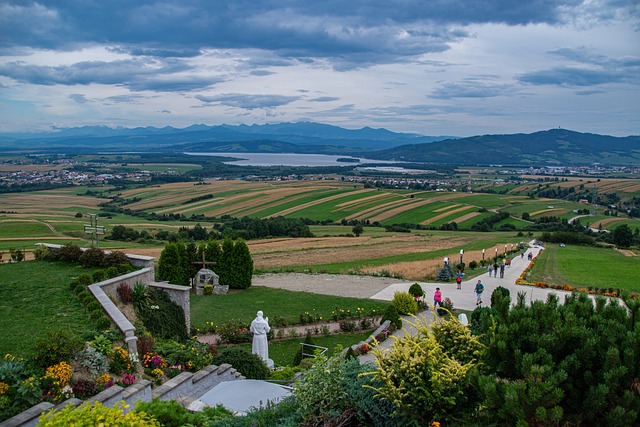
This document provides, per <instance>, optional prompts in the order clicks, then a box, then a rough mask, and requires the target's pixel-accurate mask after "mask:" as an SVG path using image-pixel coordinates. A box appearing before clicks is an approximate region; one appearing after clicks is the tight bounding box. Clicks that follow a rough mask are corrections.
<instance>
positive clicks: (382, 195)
mask: <svg viewBox="0 0 640 427" xmlns="http://www.w3.org/2000/svg"><path fill="white" fill-rule="evenodd" d="M389 197H392V195H391V194H389V193H377V194H375V195H373V196H367V197H363V198H361V199H357V200H349V201H348V202H344V203H340V204H339V205H336V207H338V208H341V209H354V208H358V207H359V206H363V205H367V204H369V203H371V202H374V201H376V200H379V199H387V198H389Z"/></svg>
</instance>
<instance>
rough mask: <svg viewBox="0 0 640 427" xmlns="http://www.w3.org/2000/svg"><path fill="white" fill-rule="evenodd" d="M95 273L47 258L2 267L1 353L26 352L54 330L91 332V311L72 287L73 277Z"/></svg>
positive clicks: (79, 333)
mask: <svg viewBox="0 0 640 427" xmlns="http://www.w3.org/2000/svg"><path fill="white" fill-rule="evenodd" d="M91 272H92V270H87V269H85V268H83V267H81V266H79V265H72V264H67V263H57V262H45V261H28V262H20V263H14V264H4V265H2V266H0V313H2V314H1V315H0V330H1V331H2V333H0V354H2V355H4V354H7V353H11V354H24V353H26V352H27V351H28V350H29V349H30V348H31V346H32V345H33V340H34V338H37V337H43V336H44V335H45V333H46V331H47V330H50V329H59V328H60V329H64V330H67V331H70V332H72V333H74V334H76V335H78V336H82V335H83V334H85V333H86V332H88V331H91V330H92V329H93V328H92V322H91V320H90V319H89V314H88V313H87V311H86V309H85V308H84V306H83V305H82V304H81V303H80V301H78V299H77V298H76V296H75V295H74V294H73V293H72V292H71V291H70V290H69V289H68V285H69V282H71V280H72V278H73V277H77V276H78V275H79V274H81V273H91Z"/></svg>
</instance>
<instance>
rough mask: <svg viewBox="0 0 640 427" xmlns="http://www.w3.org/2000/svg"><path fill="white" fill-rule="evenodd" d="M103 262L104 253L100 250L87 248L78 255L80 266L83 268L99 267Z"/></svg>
mask: <svg viewBox="0 0 640 427" xmlns="http://www.w3.org/2000/svg"><path fill="white" fill-rule="evenodd" d="M102 260H104V251H103V250H102V249H100V248H89V249H87V250H85V251H84V252H83V253H82V255H80V259H79V260H78V261H80V264H82V265H83V266H84V267H87V268H91V267H101V266H102Z"/></svg>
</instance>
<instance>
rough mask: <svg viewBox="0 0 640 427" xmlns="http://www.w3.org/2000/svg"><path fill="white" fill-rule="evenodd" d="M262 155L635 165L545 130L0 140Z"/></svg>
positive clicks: (237, 130) (63, 134)
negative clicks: (440, 134)
mask: <svg viewBox="0 0 640 427" xmlns="http://www.w3.org/2000/svg"><path fill="white" fill-rule="evenodd" d="M131 150H135V151H139V152H145V151H149V152H156V153H157V152H165V153H176V152H238V153H248V152H263V153H301V154H311V153H314V154H339V155H340V154H344V155H352V156H361V157H366V158H370V159H380V160H398V161H406V162H418V163H421V162H425V163H436V164H445V163H446V164H461V165H500V164H502V165H518V166H560V165H563V166H572V165H591V164H594V163H600V164H603V165H638V164H640V136H627V137H614V136H608V135H597V134H591V133H580V132H575V131H571V130H566V129H550V130H546V131H540V132H534V133H530V134H523V133H519V134H510V135H479V136H472V137H467V138H452V137H433V136H422V135H416V134H408V133H396V132H391V131H389V130H386V129H372V128H368V127H365V128H362V129H356V130H350V129H344V128H340V127H337V126H330V125H326V124H320V123H309V122H304V123H280V124H266V125H251V126H249V125H238V126H230V125H219V126H206V125H192V126H189V127H187V128H183V129H176V128H173V127H170V126H167V127H164V128H155V127H144V128H133V129H127V128H116V129H113V128H109V127H105V126H89V127H81V128H72V129H64V130H60V131H56V132H52V133H47V134H18V135H17V134H5V135H0V151H1V152H4V153H21V154H26V153H95V152H96V151H100V152H112V153H114V152H130V151H131Z"/></svg>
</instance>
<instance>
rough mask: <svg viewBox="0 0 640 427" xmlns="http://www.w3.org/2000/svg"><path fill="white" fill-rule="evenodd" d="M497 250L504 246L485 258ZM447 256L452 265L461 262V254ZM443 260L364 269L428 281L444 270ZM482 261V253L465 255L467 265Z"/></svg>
mask: <svg viewBox="0 0 640 427" xmlns="http://www.w3.org/2000/svg"><path fill="white" fill-rule="evenodd" d="M496 248H497V249H498V252H501V251H503V250H504V245H496V246H494V247H492V248H489V249H487V250H486V252H485V256H488V255H487V254H494V253H495V249H496ZM446 256H448V257H449V259H450V260H451V263H452V265H455V264H456V263H458V262H459V261H460V254H459V253H455V252H452V253H450V254H448V255H446ZM443 258H444V257H442V258H438V259H430V260H422V261H411V262H400V263H395V264H387V265H382V266H378V267H375V268H367V269H364V270H363V272H365V273H368V274H380V273H382V272H387V273H391V274H395V275H400V276H402V277H404V278H405V279H407V280H420V281H428V280H433V279H434V278H435V276H436V274H437V272H438V270H439V269H440V268H442V266H443V261H442V260H443ZM481 259H482V251H469V252H465V253H464V258H463V260H464V262H465V263H466V264H469V262H470V261H476V262H478V264H480V260H481Z"/></svg>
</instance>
